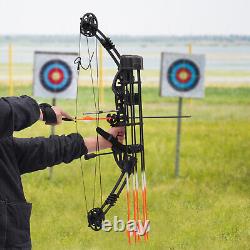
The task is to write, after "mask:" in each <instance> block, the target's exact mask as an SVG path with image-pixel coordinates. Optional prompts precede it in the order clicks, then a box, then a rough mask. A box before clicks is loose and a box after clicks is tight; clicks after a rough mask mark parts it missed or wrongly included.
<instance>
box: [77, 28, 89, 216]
mask: <svg viewBox="0 0 250 250" xmlns="http://www.w3.org/2000/svg"><path fill="white" fill-rule="evenodd" d="M78 55H79V57H80V58H81V33H80V34H79V39H78ZM79 76H80V68H79V67H78V68H77V79H76V80H77V87H76V102H75V118H76V119H75V127H76V132H77V134H79V129H78V120H77V117H78V97H79ZM80 169H81V177H82V186H83V197H84V201H85V208H86V214H88V204H87V196H86V185H85V180H84V171H83V162H82V156H81V157H80Z"/></svg>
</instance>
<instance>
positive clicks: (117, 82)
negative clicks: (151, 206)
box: [77, 13, 148, 239]
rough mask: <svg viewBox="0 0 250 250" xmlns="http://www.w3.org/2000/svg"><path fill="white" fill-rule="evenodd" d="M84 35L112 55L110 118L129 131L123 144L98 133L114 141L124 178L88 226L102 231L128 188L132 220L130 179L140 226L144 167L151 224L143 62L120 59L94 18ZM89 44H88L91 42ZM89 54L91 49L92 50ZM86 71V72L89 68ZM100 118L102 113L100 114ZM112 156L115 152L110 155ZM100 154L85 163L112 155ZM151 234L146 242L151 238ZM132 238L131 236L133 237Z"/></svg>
mask: <svg viewBox="0 0 250 250" xmlns="http://www.w3.org/2000/svg"><path fill="white" fill-rule="evenodd" d="M81 35H83V36H85V37H86V38H87V39H88V38H89V37H95V38H96V39H97V40H98V41H99V42H100V43H101V44H102V46H103V47H104V48H105V49H106V51H107V52H108V53H109V55H110V56H111V58H112V59H113V61H114V62H115V64H116V65H117V68H118V71H117V73H116V75H115V77H114V79H113V83H112V90H113V93H114V96H115V110H114V111H115V112H113V113H109V114H108V115H107V121H108V122H109V124H110V125H111V126H113V127H124V128H125V142H124V144H121V143H119V141H118V140H117V138H114V137H113V136H112V135H110V134H109V133H107V132H105V131H104V130H103V129H101V128H100V127H99V126H97V128H96V132H97V133H98V134H99V135H100V136H102V137H104V138H105V139H106V140H108V141H110V142H111V144H112V154H113V157H114V160H115V162H116V164H117V166H118V167H119V169H120V171H121V174H120V176H119V178H118V179H117V181H116V183H115V185H114V187H113V189H112V191H111V192H110V194H109V195H108V197H107V198H106V200H105V201H104V202H103V203H102V205H101V206H100V207H94V208H92V209H91V210H89V211H88V213H87V218H88V225H89V227H91V228H92V229H93V230H95V231H99V230H100V229H101V228H102V222H103V221H104V220H105V215H106V214H107V213H108V211H109V210H110V209H111V207H113V206H114V205H115V203H116V201H117V199H118V198H119V196H120V194H121V192H122V190H123V189H124V187H125V186H126V185H127V199H128V219H129V220H130V198H129V177H130V176H131V175H133V200H134V218H133V219H134V220H135V221H136V223H138V219H139V202H138V200H139V198H138V193H139V181H138V173H137V169H138V166H139V165H140V171H141V176H142V181H141V190H142V208H143V209H142V210H143V211H142V214H143V222H144V223H145V222H146V220H147V195H146V174H145V158H144V138H143V114H142V93H141V76H140V72H141V70H142V69H143V58H142V57H141V56H136V55H120V53H119V52H118V51H117V49H116V48H115V45H114V44H113V42H112V41H111V40H110V38H108V37H106V36H105V35H104V34H103V33H102V32H101V31H100V30H99V28H98V21H97V18H96V16H95V15H94V14H92V13H86V14H85V15H84V16H83V17H82V18H81V23H80V36H81ZM87 42H88V40H87ZM88 51H89V48H88ZM92 57H93V54H92V56H90V53H89V60H90V62H89V65H88V67H87V68H89V67H90V68H91V60H92ZM77 63H78V71H79V69H80V66H81V57H80V55H79V57H78V60H77ZM85 69H86V68H85ZM96 113H97V114H100V113H102V111H99V110H97V112H96ZM110 153H111V152H110ZM110 153H102V154H100V153H96V154H88V155H86V156H85V160H89V159H91V158H95V157H96V156H100V155H105V154H110ZM138 230H139V228H138V227H137V229H136V230H134V232H133V233H134V235H135V239H136V238H137V237H139V236H138V235H137V233H136V231H138ZM147 235H148V234H147V233H146V235H145V238H147ZM129 238H130V233H129Z"/></svg>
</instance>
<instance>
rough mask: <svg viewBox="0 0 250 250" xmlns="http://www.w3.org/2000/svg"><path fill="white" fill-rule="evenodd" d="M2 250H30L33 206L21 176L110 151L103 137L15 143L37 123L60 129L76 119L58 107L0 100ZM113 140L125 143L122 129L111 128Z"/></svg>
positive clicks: (76, 136) (29, 100)
mask: <svg viewBox="0 0 250 250" xmlns="http://www.w3.org/2000/svg"><path fill="white" fill-rule="evenodd" d="M0 110H1V112H0V249H26V250H29V249H31V237H30V215H31V208H32V205H31V203H28V202H27V201H26V199H25V195H24V191H23V187H22V181H21V175H22V174H25V173H31V172H35V171H38V170H42V169H45V168H47V167H52V166H54V165H57V164H60V163H62V162H64V163H70V162H71V161H73V160H74V159H77V158H80V157H81V156H82V155H85V154H87V153H89V152H93V151H95V150H96V147H97V143H98V144H99V149H106V148H110V147H111V146H112V145H111V143H110V142H109V141H107V140H105V139H104V138H103V137H101V136H99V137H98V139H97V137H96V136H95V137H90V138H85V139H83V138H82V136H81V135H80V134H78V133H72V134H69V135H62V136H56V135H55V136H50V137H49V138H44V137H36V138H15V137H13V132H14V131H20V130H22V129H24V128H27V127H30V126H31V125H32V124H34V123H35V122H37V121H38V120H42V121H45V124H47V125H59V124H60V123H61V122H62V119H63V118H67V119H71V120H73V118H72V117H71V116H70V115H69V114H67V113H66V112H64V111H63V110H62V109H61V108H59V107H51V106H50V105H48V104H41V105H38V103H37V102H36V101H35V100H34V99H32V98H31V97H28V96H21V97H3V98H0ZM109 134H111V135H112V136H113V137H115V138H117V140H118V141H119V142H120V143H122V142H123V140H124V128H122V127H113V128H111V129H110V130H109Z"/></svg>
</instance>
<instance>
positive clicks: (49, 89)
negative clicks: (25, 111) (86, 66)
mask: <svg viewBox="0 0 250 250" xmlns="http://www.w3.org/2000/svg"><path fill="white" fill-rule="evenodd" d="M76 57H77V54H76V53H53V52H35V62H34V66H35V67H34V96H39V97H53V98H76V91H77V81H76V66H75V65H74V60H75V58H76Z"/></svg>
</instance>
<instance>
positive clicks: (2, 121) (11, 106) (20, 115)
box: [0, 96, 40, 138]
mask: <svg viewBox="0 0 250 250" xmlns="http://www.w3.org/2000/svg"><path fill="white" fill-rule="evenodd" d="M39 118H40V109H39V106H38V104H37V102H36V101H35V100H34V99H32V98H31V97H28V96H21V97H2V98H0V138H1V137H8V136H11V135H12V134H13V132H14V131H19V130H22V129H24V128H27V127H29V126H31V125H32V124H34V123H35V122H36V121H37V120H38V119H39Z"/></svg>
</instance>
